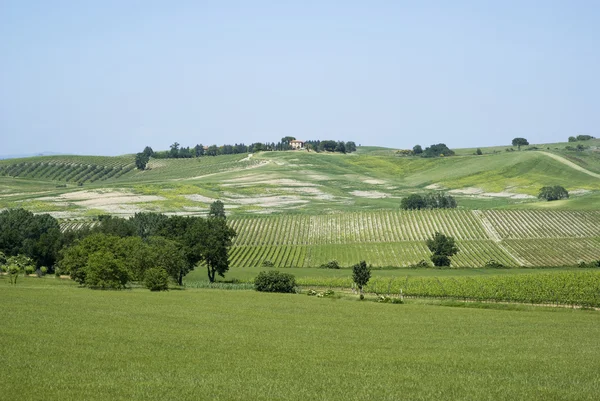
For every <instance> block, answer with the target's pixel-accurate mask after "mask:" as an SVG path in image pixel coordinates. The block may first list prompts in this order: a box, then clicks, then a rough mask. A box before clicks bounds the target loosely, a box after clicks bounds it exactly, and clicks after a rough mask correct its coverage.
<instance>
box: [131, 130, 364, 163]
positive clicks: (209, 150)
mask: <svg viewBox="0 0 600 401" xmlns="http://www.w3.org/2000/svg"><path fill="white" fill-rule="evenodd" d="M294 140H296V138H294V137H292V136H286V137H283V138H281V140H280V141H279V142H277V143H275V142H271V143H268V142H264V143H263V142H255V143H252V144H250V145H245V144H244V143H239V144H238V143H236V144H233V145H222V146H217V145H210V146H204V145H202V144H197V145H196V146H194V147H189V146H188V147H184V146H181V145H180V144H179V143H178V142H175V143H173V144H172V145H171V146H170V149H169V150H164V151H156V152H155V151H154V150H153V149H152V148H151V147H150V146H146V147H145V148H144V150H143V151H141V152H139V153H137V154H136V155H135V164H136V167H137V168H138V169H139V170H144V169H145V168H146V165H147V164H148V162H149V161H150V158H151V157H152V158H155V159H190V158H196V157H204V156H219V155H235V154H243V153H255V152H263V151H286V150H292V149H293V148H292V145H291V142H292V141H294ZM304 144H305V149H306V150H309V151H311V150H312V151H315V152H339V153H352V152H355V151H356V144H355V143H354V142H352V141H348V142H343V141H333V140H325V141H320V140H309V141H306V142H304Z"/></svg>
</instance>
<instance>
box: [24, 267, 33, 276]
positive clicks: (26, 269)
mask: <svg viewBox="0 0 600 401" xmlns="http://www.w3.org/2000/svg"><path fill="white" fill-rule="evenodd" d="M34 271H35V269H34V268H33V266H31V265H29V266H25V275H27V276H29V275H30V274H33V272H34Z"/></svg>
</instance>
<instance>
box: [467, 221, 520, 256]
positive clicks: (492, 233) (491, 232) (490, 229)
mask: <svg viewBox="0 0 600 401" xmlns="http://www.w3.org/2000/svg"><path fill="white" fill-rule="evenodd" d="M473 215H474V216H475V217H476V218H477V219H479V221H480V222H481V225H482V226H483V229H484V230H485V232H486V233H487V234H488V236H489V237H490V239H491V240H493V241H494V242H495V243H496V245H498V247H499V248H500V249H502V250H503V251H504V252H505V253H506V254H507V255H508V256H510V257H511V258H513V260H514V261H515V262H517V264H518V265H519V266H527V263H526V262H525V261H524V260H523V259H521V258H520V257H518V256H517V255H515V254H514V253H512V252H511V251H510V250H509V249H508V248H507V247H505V246H504V244H503V243H502V237H501V236H500V234H498V231H496V229H495V228H494V226H493V225H492V223H490V221H489V220H488V219H487V217H485V215H484V214H483V213H482V212H481V210H473Z"/></svg>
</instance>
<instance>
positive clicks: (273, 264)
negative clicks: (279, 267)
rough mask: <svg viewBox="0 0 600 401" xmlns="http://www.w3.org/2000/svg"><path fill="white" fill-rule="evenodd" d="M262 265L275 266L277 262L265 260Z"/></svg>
mask: <svg viewBox="0 0 600 401" xmlns="http://www.w3.org/2000/svg"><path fill="white" fill-rule="evenodd" d="M262 265H263V267H273V266H275V263H273V262H271V261H270V260H263V262H262Z"/></svg>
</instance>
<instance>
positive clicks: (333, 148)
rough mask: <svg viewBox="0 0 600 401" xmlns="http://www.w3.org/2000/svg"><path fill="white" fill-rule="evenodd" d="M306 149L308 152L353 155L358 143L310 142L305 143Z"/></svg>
mask: <svg viewBox="0 0 600 401" xmlns="http://www.w3.org/2000/svg"><path fill="white" fill-rule="evenodd" d="M304 147H305V148H306V149H308V150H314V151H315V152H338V153H352V152H356V143H354V142H352V141H348V142H343V141H332V140H326V141H319V140H309V141H306V142H304Z"/></svg>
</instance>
